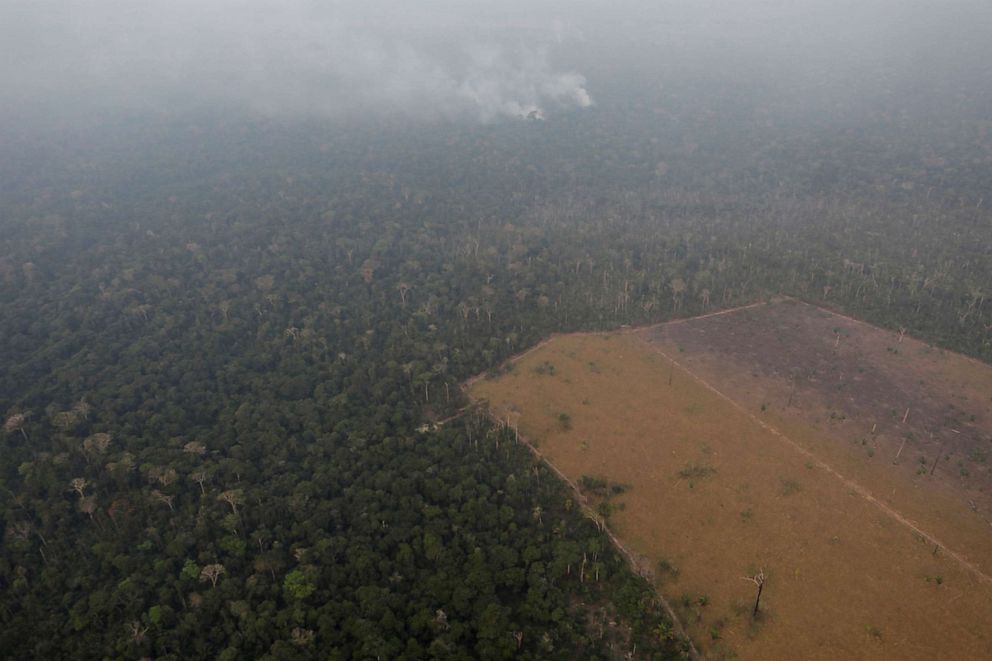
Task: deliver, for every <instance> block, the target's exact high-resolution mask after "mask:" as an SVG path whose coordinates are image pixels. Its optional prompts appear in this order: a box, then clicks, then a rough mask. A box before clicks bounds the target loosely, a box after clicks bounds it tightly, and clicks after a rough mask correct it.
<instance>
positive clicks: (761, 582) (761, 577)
mask: <svg viewBox="0 0 992 661" xmlns="http://www.w3.org/2000/svg"><path fill="white" fill-rule="evenodd" d="M741 578H743V579H744V580H745V581H750V582H752V583H754V584H755V585H756V586H758V594H757V595H756V596H755V598H754V610H753V611H751V617H757V616H758V607H759V606H760V605H761V592H762V590H764V589H765V571H764V570H763V569H759V570H758V573H757V574H755V575H754V576H742V577H741Z"/></svg>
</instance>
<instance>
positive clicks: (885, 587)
mask: <svg viewBox="0 0 992 661" xmlns="http://www.w3.org/2000/svg"><path fill="white" fill-rule="evenodd" d="M552 368H553V369H552ZM468 389H469V393H470V394H471V396H472V397H473V398H475V399H479V400H487V401H488V402H489V406H490V408H491V411H492V413H493V415H495V416H498V417H499V418H500V419H504V420H509V421H510V422H511V424H514V425H516V426H518V428H519V430H520V432H521V434H522V435H523V436H524V437H526V438H528V439H530V440H531V441H532V442H533V443H534V444H535V445H537V446H538V447H539V450H540V452H541V453H542V454H543V455H544V456H545V458H546V459H547V460H548V461H549V462H550V463H552V464H553V465H554V466H555V467H557V468H558V469H559V470H560V471H561V472H563V473H564V474H565V475H566V476H567V477H568V478H570V479H571V480H573V481H579V480H580V479H581V477H582V476H584V475H589V476H598V477H602V478H605V479H606V480H608V481H609V482H611V483H617V484H624V485H628V486H629V490H627V491H626V492H624V493H622V494H620V495H616V496H613V497H611V498H610V503H611V505H612V506H613V512H612V514H611V515H610V517H609V521H608V524H609V526H610V528H611V529H612V530H613V531H614V532H615V533H616V535H617V536H618V537H619V538H620V539H621V540H622V541H623V543H624V544H625V545H626V546H627V547H628V548H629V549H630V550H631V551H633V552H634V553H636V554H638V555H639V556H642V557H644V558H646V559H647V560H648V564H649V566H650V567H652V568H653V569H654V572H653V580H654V581H655V584H656V586H657V587H658V589H659V591H660V592H661V593H662V594H663V595H664V596H665V597H666V599H667V600H668V601H669V602H670V603H671V604H672V605H673V606H674V608H675V610H676V612H677V613H678V614H679V617H680V619H681V620H682V622H683V624H684V625H685V627H686V629H687V631H688V632H689V633H690V635H691V636H692V638H693V640H694V641H695V643H696V645H697V647H699V648H700V650H701V651H702V652H703V653H705V654H706V655H707V656H709V657H711V658H721V657H728V658H730V657H739V658H747V659H857V658H873V659H875V658H891V659H937V658H947V659H990V658H992V578H990V576H992V524H990V519H992V474H990V471H989V466H988V462H990V461H992V457H990V455H992V367H990V366H988V365H984V364H981V363H978V362H976V361H973V360H970V359H968V358H965V357H962V356H959V355H956V354H952V353H949V352H944V351H941V350H939V349H934V348H932V347H929V346H927V345H925V344H923V343H921V342H918V341H916V340H914V339H912V338H909V337H900V336H899V334H896V333H892V332H889V331H884V330H881V329H878V328H875V327H873V326H870V325H867V324H864V323H861V322H858V321H855V320H853V319H849V318H847V317H843V316H841V315H837V314H834V313H831V312H828V311H826V310H822V309H820V308H816V307H813V306H809V305H806V304H803V303H799V302H795V301H784V302H776V303H771V304H765V305H758V306H750V307H748V308H743V309H738V310H735V311H729V312H726V313H718V314H714V315H708V316H704V317H698V318H695V319H689V320H683V321H676V322H671V323H667V324H662V325H659V326H654V327H650V328H645V329H639V330H628V331H620V332H615V333H602V334H576V335H565V336H558V337H555V338H552V339H551V340H549V341H548V342H546V343H544V344H542V345H540V346H539V347H537V348H536V349H534V350H532V351H530V352H528V353H526V354H524V355H523V356H521V357H519V358H518V359H516V360H515V361H514V363H513V368H512V370H510V371H509V372H508V373H507V374H505V375H503V376H501V377H499V378H497V379H477V380H474V381H472V382H471V383H470V384H469V386H468ZM907 411H908V413H907ZM562 414H565V417H564V418H563V416H562ZM588 501H589V503H590V504H592V505H596V504H598V497H596V496H593V495H589V496H588ZM759 570H763V571H764V574H765V575H766V577H767V580H766V582H765V589H764V594H763V596H762V600H761V611H760V613H759V615H758V617H757V618H752V616H751V610H752V607H753V603H754V597H755V590H756V587H755V585H754V584H753V583H751V582H748V581H747V580H745V577H746V576H750V575H754V574H755V573H756V572H758V571H759Z"/></svg>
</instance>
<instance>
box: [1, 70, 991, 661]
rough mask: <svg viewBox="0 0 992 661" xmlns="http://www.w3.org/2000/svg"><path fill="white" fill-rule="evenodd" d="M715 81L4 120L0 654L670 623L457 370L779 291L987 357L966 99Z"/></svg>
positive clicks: (531, 653) (635, 632)
mask: <svg viewBox="0 0 992 661" xmlns="http://www.w3.org/2000/svg"><path fill="white" fill-rule="evenodd" d="M725 94H737V97H736V98H735V100H734V102H733V103H727V102H725V101H726V99H725V98H724V97H720V96H717V97H708V96H707V94H706V93H704V92H702V91H700V90H697V89H695V88H694V87H693V85H692V83H690V82H686V83H684V84H683V85H682V87H679V86H674V87H673V86H670V87H669V88H668V89H666V92H665V98H664V102H662V101H661V100H659V99H657V98H645V99H642V100H639V101H638V100H636V99H635V101H636V102H630V103H624V104H620V103H609V102H604V103H601V104H600V105H598V106H596V107H593V108H589V109H583V110H575V111H569V112H563V113H560V114H558V115H555V116H553V117H551V118H549V119H548V121H501V122H494V123H490V124H482V125H479V124H468V123H461V122H436V123H432V124H429V125H426V126H423V127H419V128H418V129H416V130H412V129H410V128H409V127H408V126H407V125H406V124H404V123H403V122H401V121H399V120H397V121H395V122H391V121H382V122H380V123H379V124H378V125H376V126H371V125H370V124H369V123H365V122H361V121H354V122H352V123H350V124H347V125H344V126H342V125H340V124H335V125H328V124H326V123H323V122H321V121H319V120H316V119H315V120H312V121H308V122H303V121H294V122H280V121H274V120H261V119H257V118H251V117H244V116H240V115H233V116H232V115H217V114H204V115H200V116H196V117H183V118H176V117H172V116H161V117H157V118H149V117H147V116H141V117H130V118H129V117H116V116H115V117H114V118H113V119H112V120H111V119H101V120H99V121H94V122H93V123H92V125H90V126H88V127H86V128H79V127H71V128H70V127H53V128H51V129H50V130H48V131H47V132H45V133H44V134H38V133H28V132H25V133H18V132H16V131H8V132H6V133H4V134H3V136H2V140H3V144H4V147H5V153H6V157H5V158H4V159H2V160H0V196H2V197H0V282H2V288H0V308H2V312H3V314H2V315H0V365H2V367H3V369H2V370H0V414H2V416H3V421H4V423H5V425H4V429H3V434H2V436H0V443H2V447H0V452H2V454H0V530H2V533H0V534H2V547H0V549H2V553H0V650H2V652H0V655H3V656H5V657H8V658H48V659H56V658H87V659H91V658H103V657H106V658H110V657H123V658H139V657H154V658H158V659H170V658H175V659H178V658H213V657H220V658H224V659H240V658H273V659H293V658H311V657H317V656H319V657H320V658H328V657H329V658H370V659H372V658H379V659H399V658H407V659H421V658H506V657H510V656H516V657H518V658H531V659H547V658H576V657H578V658H624V657H625V656H632V657H637V658H680V657H681V656H683V655H687V653H688V648H687V645H686V643H685V642H683V641H680V640H679V639H678V637H677V636H675V635H674V634H673V633H672V627H671V624H670V623H669V622H668V621H667V620H666V618H665V616H664V615H663V610H662V609H661V607H660V605H659V604H658V603H657V601H656V596H655V595H654V593H653V591H652V590H651V588H650V585H649V584H648V583H647V582H646V581H644V580H643V579H641V578H640V577H638V576H636V575H635V574H634V573H633V571H632V570H631V569H630V568H629V567H628V566H627V565H626V564H625V562H624V560H623V558H622V557H621V556H620V555H619V554H618V553H617V552H616V551H615V550H613V549H612V548H611V546H610V544H609V542H608V540H607V538H606V536H605V535H604V533H603V532H602V531H600V530H599V529H598V528H597V526H596V525H595V524H594V523H593V522H592V521H590V520H589V519H587V518H585V517H584V516H583V515H582V514H581V512H580V511H579V508H578V507H577V506H576V505H575V504H574V503H573V500H572V497H571V495H570V494H569V492H568V490H567V489H566V488H565V487H563V486H562V485H561V484H560V483H559V482H558V480H557V479H556V478H555V477H554V475H553V474H552V473H550V472H549V471H548V470H547V469H546V468H544V467H543V466H542V465H540V464H539V463H537V462H536V461H535V460H534V458H533V457H532V456H531V455H530V454H529V453H528V452H527V451H526V450H525V449H524V448H523V447H522V446H520V445H518V444H516V443H514V442H513V437H512V435H510V434H508V433H507V432H506V431H505V430H502V429H499V428H498V427H494V426H493V425H492V424H491V423H489V422H487V421H486V419H485V417H484V416H483V415H481V414H480V413H479V412H476V411H470V412H467V413H463V414H462V415H461V416H459V417H455V418H454V419H452V420H450V421H448V422H446V423H445V424H444V425H443V426H441V427H440V428H438V427H435V426H434V425H430V424H427V425H425V423H430V422H432V421H438V420H442V419H446V418H449V416H452V415H453V414H455V413H456V412H458V411H459V410H460V409H461V408H462V407H463V406H464V405H465V403H466V402H465V400H464V397H463V395H462V394H461V392H460V389H459V385H458V384H459V383H460V382H461V381H462V380H464V379H465V378H467V377H469V376H471V375H474V374H477V373H480V372H484V371H486V370H491V369H495V368H497V367H498V366H499V365H500V364H501V363H502V362H503V361H504V360H505V359H506V358H507V357H509V356H510V355H512V354H514V353H517V352H519V351H522V350H524V349H525V348H527V347H528V346H531V345H533V344H534V343H535V342H536V341H538V340H539V339H540V338H542V337H545V336H547V335H548V334H550V333H553V332H561V331H571V330H578V329H605V328H615V327H617V326H620V325H623V324H642V323H649V322H657V321H662V320H665V319H669V318H672V317H674V316H689V315H694V314H699V313H703V312H705V311H710V310H714V309H719V308H722V307H729V306H733V305H738V304H743V303H747V302H751V301H755V300H759V299H762V298H764V297H767V296H770V295H775V294H785V295H790V296H795V297H798V298H801V299H804V300H808V301H811V302H814V303H816V304H819V305H825V306H828V307H833V308H836V309H840V310H843V311H845V312H846V313H849V314H852V315H855V316H858V317H860V318H863V319H866V320H868V321H871V322H873V323H876V324H879V325H881V326H884V327H888V328H892V329H896V330H898V329H905V330H906V331H907V332H909V333H911V334H914V335H916V336H918V337H921V338H923V339H925V340H927V341H929V342H932V343H934V344H936V345H939V346H941V347H944V348H947V349H952V350H955V351H960V352H963V353H966V354H969V355H971V356H974V357H976V358H979V359H982V360H986V361H988V360H992V304H990V303H989V302H988V301H986V297H988V296H990V295H992V285H990V283H992V213H990V212H989V206H990V204H989V200H986V199H985V195H986V194H987V193H988V189H987V184H988V182H989V181H992V137H990V134H989V131H990V126H992V125H990V124H989V122H988V121H985V120H983V119H982V118H981V116H977V117H976V116H974V113H973V112H972V111H971V110H968V109H965V111H962V112H961V113H958V114H956V115H954V118H953V119H946V120H940V119H939V118H936V119H935V118H934V117H933V116H929V115H927V116H908V115H906V116H892V115H888V114H885V113H884V112H881V111H879V112H875V111H874V110H872V109H871V108H866V109H862V112H860V113H859V114H858V116H859V117H860V118H861V120H860V121H859V122H858V123H850V125H846V126H845V125H844V124H843V122H841V121H840V120H837V121H833V120H826V119H822V116H820V117H821V119H820V120H817V121H818V122H819V123H817V122H813V121H812V120H810V121H805V122H804V121H801V120H799V119H797V118H796V117H794V116H787V114H786V113H781V112H778V111H777V110H776V108H775V107H773V106H772V107H769V106H767V105H762V104H761V103H760V102H759V100H758V99H756V98H744V97H742V96H740V95H741V93H740V91H739V90H738V91H733V90H731V91H727V92H725ZM701 98H705V99H707V100H706V101H705V102H701V101H700V99H701ZM659 515H660V516H664V513H663V512H661V513H659Z"/></svg>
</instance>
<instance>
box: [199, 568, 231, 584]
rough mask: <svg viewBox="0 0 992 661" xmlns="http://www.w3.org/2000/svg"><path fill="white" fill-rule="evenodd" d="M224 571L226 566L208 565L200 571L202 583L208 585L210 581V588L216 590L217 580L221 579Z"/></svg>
mask: <svg viewBox="0 0 992 661" xmlns="http://www.w3.org/2000/svg"><path fill="white" fill-rule="evenodd" d="M224 571H225V569H224V565H222V564H220V563H216V564H212V565H206V566H205V567H204V568H203V569H202V570H200V582H201V583H206V582H207V581H210V587H212V588H215V587H217V579H219V578H220V575H221V574H223V573H224Z"/></svg>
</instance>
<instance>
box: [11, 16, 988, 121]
mask: <svg viewBox="0 0 992 661" xmlns="http://www.w3.org/2000/svg"><path fill="white" fill-rule="evenodd" d="M989 42H992V2H989V1H988V0H933V1H932V2H922V1H920V0H898V1H896V0H857V1H855V0H830V1H829V2H828V1H827V0H807V1H803V0H750V1H746V0H681V1H679V0H663V1H661V2H649V1H648V0H619V1H613V2H564V1H558V0H555V1H550V2H540V0H533V1H531V2H523V1H522V0H509V1H506V0H504V1H500V2H496V1H492V0H457V1H456V0H428V1H417V0H403V1H400V0H361V1H355V0H352V1H348V2H341V1H334V0H331V1H325V2H318V1H316V0H168V1H164V0H147V1H142V2H135V1H134V0H3V2H0V89H3V90H4V93H3V94H2V100H0V103H2V104H4V105H5V106H6V108H5V109H6V111H7V112H8V113H14V114H16V113H17V112H18V111H21V112H28V111H29V110H28V109H31V108H35V107H60V108H62V109H63V110H65V109H68V110H69V111H71V109H72V108H77V107H78V108H96V109H100V108H129V109H141V108H150V109H156V110H166V111H170V110H172V111H174V110H182V109H186V108H196V107H210V106H212V105H225V106H234V107H238V108H243V109H247V110H252V111H257V112H262V113H268V114H309V115H314V114H316V115H327V116H335V115H341V114H348V113H368V112H384V113H391V114H408V115H410V116H413V117H436V116H445V117H469V118H477V119H480V120H483V121H488V120H493V119H496V118H501V117H526V116H528V115H532V114H534V113H538V114H547V113H553V112H555V111H557V110H560V109H562V108H574V107H584V106H589V105H591V104H594V103H596V102H597V86H598V84H601V83H602V82H604V79H605V78H608V77H609V76H610V75H611V71H621V70H623V68H624V67H625V66H628V65H631V66H634V65H636V66H638V67H639V68H640V69H642V70H643V69H644V68H645V67H650V66H653V65H654V63H655V62H657V66H659V67H665V66H667V67H669V68H671V67H678V66H685V67H686V68H691V67H697V68H703V69H705V68H707V67H708V68H711V69H713V70H714V71H718V72H721V73H722V74H723V75H730V76H737V77H739V78H742V79H747V78H748V77H752V76H753V77H755V78H764V79H767V80H775V79H779V80H782V81H803V82H806V83H809V82H810V81H816V80H818V79H819V78H820V77H823V76H825V75H826V76H827V77H830V76H831V75H833V76H834V77H835V78H837V79H840V80H845V79H846V78H845V77H847V76H852V77H853V76H857V75H862V74H863V73H864V72H865V71H869V72H870V71H873V70H876V69H879V70H882V71H884V72H886V73H885V75H887V76H893V77H895V78H898V77H899V76H905V77H908V78H910V79H912V77H913V76H923V77H925V76H926V75H938V72H939V71H946V70H948V69H950V70H951V71H952V72H953V73H954V75H958V74H967V75H971V76H973V77H974V78H975V79H976V80H979V81H980V80H989V81H992V76H990V73H989V67H990V65H989V59H990V58H986V56H990V55H992V47H990V46H989V45H988V44H989ZM624 58H629V59H626V60H625V59H624ZM930 65H933V67H936V70H935V72H929V73H927V71H926V69H927V68H928V67H929V66H930ZM852 89H854V88H853V87H852Z"/></svg>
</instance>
